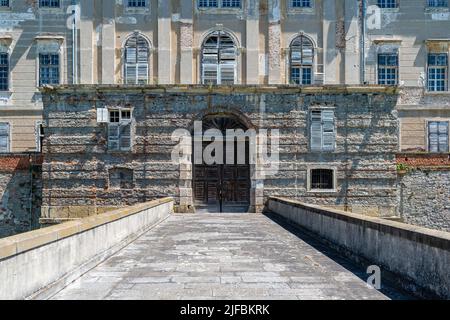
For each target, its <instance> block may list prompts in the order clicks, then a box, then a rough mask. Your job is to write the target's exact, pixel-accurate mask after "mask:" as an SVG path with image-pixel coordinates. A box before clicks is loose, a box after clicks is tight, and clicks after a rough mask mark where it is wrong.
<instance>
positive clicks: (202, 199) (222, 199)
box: [193, 117, 251, 213]
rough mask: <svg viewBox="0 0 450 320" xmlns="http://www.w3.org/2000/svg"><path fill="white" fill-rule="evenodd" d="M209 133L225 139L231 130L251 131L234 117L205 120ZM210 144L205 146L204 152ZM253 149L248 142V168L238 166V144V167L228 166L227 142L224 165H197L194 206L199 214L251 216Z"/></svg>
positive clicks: (204, 126)
mask: <svg viewBox="0 0 450 320" xmlns="http://www.w3.org/2000/svg"><path fill="white" fill-rule="evenodd" d="M209 129H218V130H220V131H221V132H222V134H223V136H224V137H225V135H226V130H227V129H242V130H244V131H246V130H247V128H246V127H245V126H244V125H243V124H242V123H240V122H239V121H237V120H236V119H234V118H231V117H219V118H213V117H206V118H204V119H203V132H205V131H206V130H209ZM210 143H211V142H204V143H203V150H204V149H205V147H206V146H208V145H209V144H210ZM249 145H250V144H249V141H246V146H245V153H246V154H245V158H246V160H245V164H238V162H237V153H238V152H237V151H238V148H237V141H234V150H235V152H234V155H235V161H234V164H227V163H226V142H225V139H224V141H223V150H224V161H223V163H224V164H214V165H207V164H201V165H194V174H193V177H194V181H193V185H194V203H195V207H196V209H197V212H212V213H213V212H216V213H217V212H227V213H232V212H248V210H249V207H250V186H251V183H250V165H249ZM194 148H195V146H194ZM203 150H202V151H203Z"/></svg>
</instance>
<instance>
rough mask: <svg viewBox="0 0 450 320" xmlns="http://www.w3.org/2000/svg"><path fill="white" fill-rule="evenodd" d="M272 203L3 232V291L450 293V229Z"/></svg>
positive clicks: (307, 295) (77, 294)
mask: <svg viewBox="0 0 450 320" xmlns="http://www.w3.org/2000/svg"><path fill="white" fill-rule="evenodd" d="M268 209H270V210H271V213H269V214H266V215H257V214H220V215H219V214H203V215H200V214H199V215H174V214H173V213H172V212H173V202H172V200H171V199H162V200H157V201H153V202H150V203H146V204H141V205H138V206H134V207H131V208H126V209H121V210H117V211H113V212H110V213H107V214H103V215H99V216H95V217H90V218H86V219H83V220H80V221H74V222H70V223H65V224H62V225H59V226H55V227H50V228H46V229H42V230H39V231H34V232H30V233H27V234H22V235H18V236H15V237H11V238H6V239H3V240H0V259H1V260H0V280H1V281H0V298H3V299H24V298H25V299H69V300H70V299H76V300H79V299H152V300H153V299H246V300H247V299H251V300H264V299H376V300H379V299H414V298H416V297H418V296H421V297H441V298H449V297H450V293H449V283H450V276H449V270H448V263H449V256H450V255H449V248H450V247H449V243H450V235H449V234H448V233H444V232H437V231H431V230H427V229H422V228H417V227H411V226H407V225H403V224H400V223H397V222H390V221H384V220H380V219H375V218H365V217H361V216H359V215H353V214H349V213H345V212H341V211H336V210H330V209H325V208H320V207H316V206H308V205H305V204H301V203H298V202H294V201H289V200H285V199H271V200H270V201H269V202H268ZM372 265H376V266H378V267H379V268H380V269H381V271H382V272H381V281H382V282H381V284H382V287H381V289H380V290H375V289H373V288H371V287H369V286H368V285H367V279H368V278H369V276H370V274H368V273H367V267H368V266H372ZM393 279H396V281H393ZM404 289H407V290H409V292H408V291H406V290H404Z"/></svg>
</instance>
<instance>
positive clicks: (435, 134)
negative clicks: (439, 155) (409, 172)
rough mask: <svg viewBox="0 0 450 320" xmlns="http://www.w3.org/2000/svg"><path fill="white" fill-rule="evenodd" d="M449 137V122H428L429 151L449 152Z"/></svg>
mask: <svg viewBox="0 0 450 320" xmlns="http://www.w3.org/2000/svg"><path fill="white" fill-rule="evenodd" d="M448 135H449V132H448V122H447V121H430V122H428V151H429V152H449V145H448V139H449V138H448Z"/></svg>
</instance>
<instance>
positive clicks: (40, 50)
mask: <svg viewBox="0 0 450 320" xmlns="http://www.w3.org/2000/svg"><path fill="white" fill-rule="evenodd" d="M52 38H53V40H51V39H52ZM55 38H56V39H55ZM35 40H36V59H35V62H36V88H39V83H40V81H39V79H40V77H41V75H40V61H39V55H40V54H58V56H59V84H60V85H62V84H65V74H66V70H65V61H64V60H63V59H64V45H63V43H64V40H65V39H64V37H61V36H56V37H52V36H45V37H36V38H35ZM46 44H47V45H48V44H57V45H58V50H49V49H47V48H46V46H45V45H46Z"/></svg>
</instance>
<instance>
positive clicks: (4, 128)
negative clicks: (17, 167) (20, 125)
mask: <svg viewBox="0 0 450 320" xmlns="http://www.w3.org/2000/svg"><path fill="white" fill-rule="evenodd" d="M1 152H3V153H6V152H9V123H0V153H1Z"/></svg>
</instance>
